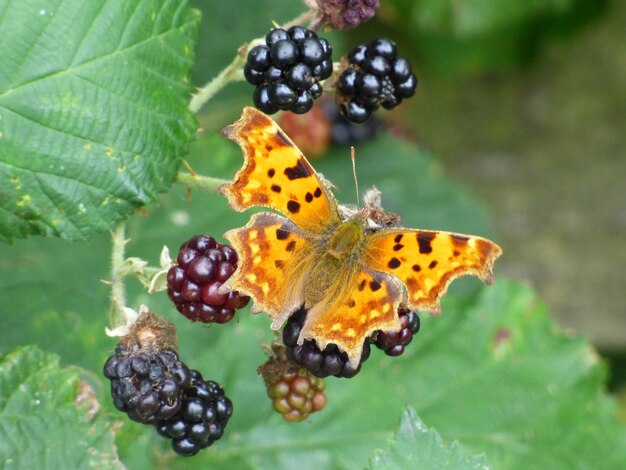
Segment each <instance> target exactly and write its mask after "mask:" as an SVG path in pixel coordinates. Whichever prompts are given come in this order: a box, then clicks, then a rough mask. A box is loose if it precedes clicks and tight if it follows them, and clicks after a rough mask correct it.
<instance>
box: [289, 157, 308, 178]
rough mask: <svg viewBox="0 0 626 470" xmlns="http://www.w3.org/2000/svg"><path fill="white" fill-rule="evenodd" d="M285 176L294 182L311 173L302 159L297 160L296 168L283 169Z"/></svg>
mask: <svg viewBox="0 0 626 470" xmlns="http://www.w3.org/2000/svg"><path fill="white" fill-rule="evenodd" d="M285 176H286V177H287V178H289V179H290V180H295V179H298V178H306V177H308V176H311V172H310V171H309V169H308V168H307V167H306V165H305V163H304V159H303V158H299V159H298V163H296V166H292V167H288V168H285Z"/></svg>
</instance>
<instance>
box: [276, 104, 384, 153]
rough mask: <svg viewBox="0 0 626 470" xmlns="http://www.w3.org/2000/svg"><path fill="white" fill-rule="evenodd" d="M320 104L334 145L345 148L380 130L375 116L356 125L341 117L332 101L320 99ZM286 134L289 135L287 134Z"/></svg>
mask: <svg viewBox="0 0 626 470" xmlns="http://www.w3.org/2000/svg"><path fill="white" fill-rule="evenodd" d="M320 102H321V106H322V109H323V111H324V113H325V114H326V116H327V118H328V120H329V121H330V140H331V142H332V143H334V144H338V145H343V146H345V145H348V144H355V143H357V142H363V141H366V140H369V139H371V138H373V137H375V136H376V134H377V133H378V132H379V131H380V130H381V129H382V122H381V121H380V119H378V118H377V117H376V116H372V117H371V118H370V119H368V120H367V121H366V122H364V123H363V124H356V123H353V122H350V121H348V120H347V119H346V118H345V117H343V115H342V114H341V113H340V112H339V109H338V108H337V106H336V105H335V103H334V102H333V101H332V100H330V99H328V100H327V99H322V100H320ZM313 109H315V108H313ZM283 129H284V128H283ZM287 134H288V135H291V134H289V133H288V132H287Z"/></svg>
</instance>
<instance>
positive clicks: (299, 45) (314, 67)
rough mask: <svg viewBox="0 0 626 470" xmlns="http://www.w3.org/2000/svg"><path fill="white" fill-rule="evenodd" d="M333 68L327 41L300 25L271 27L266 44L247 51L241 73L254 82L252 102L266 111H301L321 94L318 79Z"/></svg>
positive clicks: (329, 72)
mask: <svg viewBox="0 0 626 470" xmlns="http://www.w3.org/2000/svg"><path fill="white" fill-rule="evenodd" d="M332 71H333V61H332V48H331V47H330V44H329V43H328V41H326V40H325V39H323V38H319V37H318V36H317V34H316V33H315V32H314V31H311V30H308V29H305V28H303V27H302V26H292V27H291V28H289V29H288V30H284V29H282V28H275V29H272V30H271V31H270V32H269V33H267V35H266V37H265V45H258V46H254V47H253V48H252V49H250V51H249V52H248V58H247V61H246V65H245V66H244V69H243V73H244V77H245V78H246V80H247V81H248V82H249V83H251V84H253V85H255V86H256V89H255V91H254V94H253V96H252V98H253V101H254V105H255V106H256V107H257V108H258V109H260V110H261V111H263V112H264V113H266V114H273V113H275V112H277V111H278V110H279V109H282V110H285V111H287V110H288V111H291V112H293V113H296V114H304V113H306V112H307V111H309V110H310V109H311V107H312V106H313V101H314V100H316V99H317V98H319V96H320V95H321V94H322V85H321V83H320V81H322V80H325V79H327V78H328V77H329V76H330V75H331V74H332Z"/></svg>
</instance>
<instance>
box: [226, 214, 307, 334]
mask: <svg viewBox="0 0 626 470" xmlns="http://www.w3.org/2000/svg"><path fill="white" fill-rule="evenodd" d="M224 236H225V237H226V239H227V240H228V241H229V242H230V243H231V244H232V246H233V248H234V249H235V251H236V252H237V253H238V254H239V262H238V266H237V270H236V271H235V272H234V273H233V275H232V276H231V277H230V278H229V279H228V281H227V282H226V283H225V284H224V286H223V289H224V290H238V291H241V292H244V293H246V294H248V295H250V296H251V297H252V298H253V299H254V310H255V311H258V312H260V311H265V312H267V313H268V315H269V316H270V318H272V319H273V320H274V324H275V325H274V328H278V327H280V325H281V324H282V323H283V322H284V321H285V320H286V319H287V318H288V317H289V315H290V314H291V313H293V312H294V310H296V309H298V308H299V307H300V306H301V305H302V304H303V303H304V292H305V284H304V283H305V281H306V278H307V275H308V273H309V272H310V270H311V268H312V266H313V257H314V256H316V255H315V253H314V251H313V250H312V246H311V241H310V240H308V239H307V238H305V237H303V236H302V234H301V232H300V231H299V230H298V229H297V228H296V226H295V225H294V224H293V223H291V222H290V221H289V220H287V219H285V218H284V217H281V216H279V215H276V214H270V213H267V212H264V213H259V214H254V215H253V216H252V217H251V219H250V222H249V223H248V224H247V225H246V226H245V227H243V228H238V229H234V230H230V231H228V232H226V233H225V234H224Z"/></svg>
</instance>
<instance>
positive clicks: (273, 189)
mask: <svg viewBox="0 0 626 470" xmlns="http://www.w3.org/2000/svg"><path fill="white" fill-rule="evenodd" d="M270 189H271V190H272V191H274V192H275V193H279V192H280V191H281V189H280V186H278V185H277V184H273V185H272V186H271V187H270Z"/></svg>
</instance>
